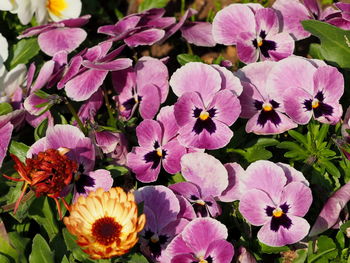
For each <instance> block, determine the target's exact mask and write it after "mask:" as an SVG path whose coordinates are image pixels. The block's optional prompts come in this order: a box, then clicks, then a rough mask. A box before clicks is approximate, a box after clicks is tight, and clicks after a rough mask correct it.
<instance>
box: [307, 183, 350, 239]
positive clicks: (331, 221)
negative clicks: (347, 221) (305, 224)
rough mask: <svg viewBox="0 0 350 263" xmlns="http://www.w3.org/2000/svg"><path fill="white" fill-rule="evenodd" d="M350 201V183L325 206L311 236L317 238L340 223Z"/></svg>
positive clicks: (312, 229) (337, 192)
mask: <svg viewBox="0 0 350 263" xmlns="http://www.w3.org/2000/svg"><path fill="white" fill-rule="evenodd" d="M349 201H350V182H348V183H347V184H345V185H343V186H342V187H341V188H340V189H339V190H337V191H336V192H335V193H334V194H333V195H332V196H331V197H330V198H329V199H328V200H327V202H326V204H325V205H324V206H323V208H322V211H321V213H320V214H319V216H318V217H317V219H316V222H315V224H314V225H313V226H312V228H311V231H310V234H309V236H316V235H318V234H321V233H322V232H324V231H326V230H327V229H329V228H331V227H334V226H335V225H336V224H337V223H339V222H340V218H339V216H340V212H341V211H342V210H343V208H344V207H345V206H346V204H347V203H348V202H349Z"/></svg>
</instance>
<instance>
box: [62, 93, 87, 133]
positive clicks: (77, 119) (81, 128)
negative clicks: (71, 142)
mask: <svg viewBox="0 0 350 263" xmlns="http://www.w3.org/2000/svg"><path fill="white" fill-rule="evenodd" d="M66 105H67V108H68V110H69V112H70V113H71V114H72V115H73V117H74V119H75V120H76V121H77V123H78V125H79V128H80V130H81V131H82V132H83V133H84V134H86V129H85V127H84V124H83V123H82V121H81V120H80V118H79V116H78V114H77V112H76V111H75V109H74V107H73V105H72V104H71V103H70V102H69V100H68V99H67V100H66Z"/></svg>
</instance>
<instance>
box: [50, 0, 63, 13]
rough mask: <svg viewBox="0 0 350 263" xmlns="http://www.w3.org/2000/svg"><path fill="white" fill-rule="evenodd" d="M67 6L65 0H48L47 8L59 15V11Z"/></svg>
mask: <svg viewBox="0 0 350 263" xmlns="http://www.w3.org/2000/svg"><path fill="white" fill-rule="evenodd" d="M67 7H68V5H67V2H66V0H48V1H47V9H49V11H50V12H51V13H53V14H54V15H56V16H61V12H62V11H63V10H64V9H66V8H67Z"/></svg>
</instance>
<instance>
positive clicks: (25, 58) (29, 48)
mask: <svg viewBox="0 0 350 263" xmlns="http://www.w3.org/2000/svg"><path fill="white" fill-rule="evenodd" d="M39 50H40V47H39V45H38V41H37V40H36V38H30V39H22V40H20V41H19V42H18V43H17V44H16V45H14V46H13V58H12V59H11V62H10V67H11V68H14V67H15V66H17V65H18V64H27V63H28V62H29V60H30V59H31V58H33V57H34V56H36V55H37V54H38V53H39Z"/></svg>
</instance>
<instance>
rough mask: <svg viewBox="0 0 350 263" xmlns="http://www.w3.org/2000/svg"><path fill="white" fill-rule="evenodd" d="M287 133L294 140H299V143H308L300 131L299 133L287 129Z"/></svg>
mask: <svg viewBox="0 0 350 263" xmlns="http://www.w3.org/2000/svg"><path fill="white" fill-rule="evenodd" d="M288 134H289V135H290V136H291V137H292V138H293V139H295V140H297V141H298V142H300V143H301V144H304V145H305V146H306V145H308V143H307V139H306V137H305V136H304V135H303V134H301V133H299V132H297V131H294V130H289V131H288Z"/></svg>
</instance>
